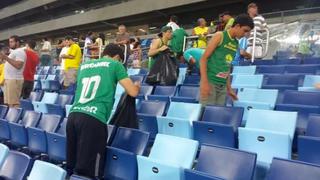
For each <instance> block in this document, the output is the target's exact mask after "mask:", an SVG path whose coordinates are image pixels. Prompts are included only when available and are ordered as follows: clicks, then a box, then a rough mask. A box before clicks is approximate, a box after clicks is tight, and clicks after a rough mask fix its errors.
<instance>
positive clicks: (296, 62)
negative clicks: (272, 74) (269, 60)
mask: <svg viewBox="0 0 320 180" xmlns="http://www.w3.org/2000/svg"><path fill="white" fill-rule="evenodd" d="M275 62H276V64H285V65H289V64H301V60H300V59H281V60H276V61H275Z"/></svg>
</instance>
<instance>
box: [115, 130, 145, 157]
mask: <svg viewBox="0 0 320 180" xmlns="http://www.w3.org/2000/svg"><path fill="white" fill-rule="evenodd" d="M148 142H149V133H147V132H144V131H140V130H136V129H129V128H122V127H120V128H118V130H117V132H116V135H115V136H114V138H113V140H112V144H111V146H112V147H115V148H118V149H123V150H126V151H129V152H132V153H135V154H137V155H144V153H145V151H146V148H147V145H148Z"/></svg>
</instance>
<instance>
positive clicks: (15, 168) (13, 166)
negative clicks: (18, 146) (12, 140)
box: [0, 151, 32, 180]
mask: <svg viewBox="0 0 320 180" xmlns="http://www.w3.org/2000/svg"><path fill="white" fill-rule="evenodd" d="M31 163H32V159H31V158H30V157H29V156H28V155H26V154H23V153H21V152H17V151H10V152H9V153H8V156H7V158H6V160H5V162H4V163H3V165H2V167H1V169H0V177H2V178H4V179H8V180H25V179H26V177H27V175H28V174H29V172H30V165H31Z"/></svg>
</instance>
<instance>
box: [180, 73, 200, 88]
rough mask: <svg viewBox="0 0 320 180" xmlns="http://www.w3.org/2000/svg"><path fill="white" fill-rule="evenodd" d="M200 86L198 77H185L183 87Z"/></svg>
mask: <svg viewBox="0 0 320 180" xmlns="http://www.w3.org/2000/svg"><path fill="white" fill-rule="evenodd" d="M199 84H200V76H199V75H189V76H185V78H184V81H183V85H197V86H198V85H199Z"/></svg>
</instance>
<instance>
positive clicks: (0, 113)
mask: <svg viewBox="0 0 320 180" xmlns="http://www.w3.org/2000/svg"><path fill="white" fill-rule="evenodd" d="M8 109H9V108H8V106H5V105H0V119H3V118H5V116H6V114H7V112H8Z"/></svg>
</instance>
